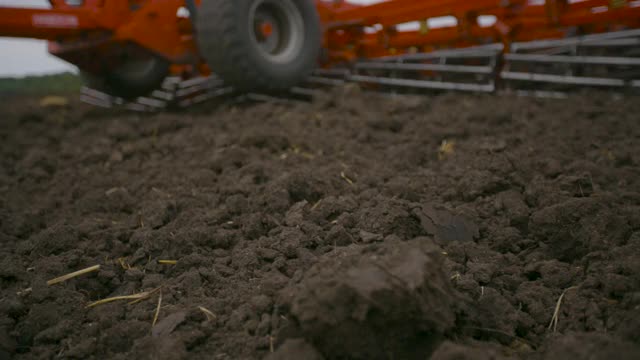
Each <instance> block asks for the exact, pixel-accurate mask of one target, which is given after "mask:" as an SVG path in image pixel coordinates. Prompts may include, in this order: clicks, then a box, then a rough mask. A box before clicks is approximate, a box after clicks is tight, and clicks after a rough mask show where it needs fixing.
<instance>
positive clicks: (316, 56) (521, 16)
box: [0, 0, 640, 99]
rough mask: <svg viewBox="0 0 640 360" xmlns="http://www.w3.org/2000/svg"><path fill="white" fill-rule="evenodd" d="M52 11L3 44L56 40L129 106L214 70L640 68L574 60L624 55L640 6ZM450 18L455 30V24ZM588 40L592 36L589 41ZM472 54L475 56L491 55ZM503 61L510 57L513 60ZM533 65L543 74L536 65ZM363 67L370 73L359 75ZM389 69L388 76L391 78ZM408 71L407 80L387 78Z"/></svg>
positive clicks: (7, 18)
mask: <svg viewBox="0 0 640 360" xmlns="http://www.w3.org/2000/svg"><path fill="white" fill-rule="evenodd" d="M49 3H50V8H48V9H28V8H18V7H0V36H9V37H26V38H36V39H44V40H48V41H49V52H50V53H51V54H53V55H55V56H57V57H59V58H61V59H64V60H66V61H68V62H70V63H72V64H74V65H76V66H77V67H78V69H79V71H80V73H81V76H82V78H83V79H84V81H85V83H86V84H87V86H88V87H90V88H93V89H96V90H99V91H100V92H103V93H106V94H109V95H112V96H117V97H119V98H123V99H135V98H137V97H140V96H145V95H148V94H150V93H152V92H153V91H154V90H156V89H158V88H159V87H160V86H161V85H162V83H163V82H164V81H165V79H167V77H169V76H172V77H178V78H180V79H182V80H185V81H186V80H189V79H194V78H198V77H203V76H209V75H211V74H215V76H217V77H218V78H220V79H222V81H223V82H224V83H225V84H226V85H228V86H231V87H233V88H234V89H235V90H236V91H239V92H257V93H266V94H273V93H282V92H286V91H288V89H291V88H292V87H294V86H296V85H298V84H301V83H303V82H305V81H307V79H309V78H310V75H312V73H313V72H315V74H316V75H317V74H318V73H322V71H323V70H324V71H325V72H326V71H331V70H335V69H336V68H338V69H342V70H341V71H343V70H344V71H346V73H347V74H348V75H347V76H346V77H345V78H344V79H346V80H356V81H358V80H360V81H362V82H368V83H371V82H373V83H376V82H377V83H378V85H382V86H387V85H390V86H394V85H400V86H418V87H421V86H422V87H438V86H441V87H442V88H444V89H463V90H464V89H471V90H477V89H486V90H492V89H495V86H493V87H486V86H485V87H482V86H479V87H478V86H459V85H455V84H456V83H454V86H451V85H448V84H450V83H451V82H448V81H442V79H443V78H446V77H443V76H441V75H442V74H448V73H462V74H465V73H473V75H474V76H475V77H476V78H477V77H478V76H484V77H485V79H489V80H490V81H492V82H493V81H495V80H496V79H499V78H501V74H502V73H504V72H505V71H506V73H508V74H510V73H513V71H508V70H509V69H506V70H505V68H504V66H505V63H508V62H509V61H513V62H523V61H525V60H523V59H529V60H531V61H534V62H536V63H538V64H547V63H550V62H555V61H556V60H557V61H559V62H560V63H562V64H564V65H562V66H561V67H562V71H561V73H550V74H543V75H544V76H542V77H540V76H537V77H536V76H531V74H530V72H525V74H526V75H522V74H520V75H518V74H516V75H512V76H515V78H516V80H519V81H539V80H540V79H542V81H544V79H552V80H553V81H556V80H562V81H568V82H570V83H571V82H576V83H577V84H580V82H581V81H582V82H583V80H575V78H578V77H579V76H577V75H575V74H573V73H571V74H567V71H566V69H565V67H563V66H565V65H567V64H569V65H571V64H576V63H580V64H582V65H586V66H591V65H594V64H593V63H594V62H595V65H598V64H599V65H603V64H601V63H602V62H604V65H606V66H611V65H623V66H637V65H639V64H637V62H638V59H637V58H624V59H625V60H620V59H617V58H613V57H612V56H611V53H608V54H606V55H607V56H604V57H603V56H600V57H601V59H596V58H595V57H594V56H588V55H590V54H580V53H576V51H577V50H576V49H577V48H578V46H582V45H584V44H586V42H593V43H594V44H595V43H599V44H600V45H602V46H603V47H612V46H613V47H615V46H616V45H614V44H613V42H612V41H613V40H615V41H618V43H622V42H624V41H627V44H628V45H629V44H632V43H633V42H634V41H635V42H637V40H638V35H640V34H638V33H637V30H638V28H639V27H640V4H639V2H638V1H624V0H620V1H611V0H582V1H580V0H571V1H570V0H546V1H529V0H506V1H505V0H477V1H466V0H422V1H421V0H388V1H383V2H379V3H376V4H373V5H361V4H354V3H351V2H349V1H341V0H315V1H313V0H109V1H107V0H50V1H49ZM443 19H444V20H447V19H448V20H449V23H446V24H445V22H443ZM483 19H484V20H485V21H484V22H483V21H481V20H483ZM487 19H488V21H487ZM438 20H440V25H438V24H437V23H438ZM434 24H435V25H434ZM443 24H444V25H443ZM611 34H620V35H619V36H617V35H611ZM584 36H586V37H587V38H585V39H591V40H588V41H587V40H584V39H583V40H584V41H583V40H581V39H582V38H580V37H584ZM567 39H573V40H570V42H569V46H567V45H563V44H565V43H562V41H566V40H567ZM540 41H550V43H549V44H548V46H542V47H539V48H538V49H539V51H535V52H533V53H526V54H513V53H514V52H515V51H514V49H515V48H518V49H521V48H522V46H521V45H522V44H524V43H532V44H533V43H539V42H540ZM554 41H555V43H554ZM571 41H573V42H571ZM585 41H586V42H585ZM571 44H573V45H571ZM487 46H488V47H489V48H491V49H493V52H491V57H490V60H489V62H487V63H480V62H479V60H477V59H476V60H468V59H469V58H471V57H473V56H469V55H468V54H469V52H468V49H482V48H486V47H487ZM514 46H515V47H514ZM572 46H573V47H572ZM545 49H546V50H545ZM550 49H556V50H550ZM561 49H564V50H561ZM567 49H568V50H567ZM443 51H444V53H443ZM465 51H467V52H465ZM567 51H569V52H568V53H567ZM571 51H573V53H572V52H571ZM471 53H472V54H476V55H477V56H476V57H482V56H484V55H485V54H486V53H484V52H482V51H480V53H478V52H471ZM438 54H445V55H438ZM447 54H448V55H447ZM465 54H466V55H465ZM478 54H479V55H478ZM534 55H535V56H537V57H532V56H534ZM600 55H602V54H600ZM504 56H511V60H509V59H507V58H505V57H504ZM514 56H515V57H514ZM517 56H520V58H518V57H517ZM527 56H529V57H528V58H527ZM545 56H548V57H547V58H544V57H545ZM558 56H564V57H563V58H559V57H558ZM541 57H542V58H541ZM460 59H463V60H460ZM529 60H526V61H529ZM581 61H582V62H581ZM620 61H622V63H620ZM583 62H586V64H585V63H583ZM363 63H364V64H363ZM531 68H535V67H531V66H529V67H527V69H531ZM357 69H360V70H362V71H363V72H365V75H364V76H363V74H362V72H361V73H360V74H355V73H354V71H355V70H357ZM367 70H370V71H369V72H367ZM527 71H529V70H527ZM381 72H385V74H384V76H381V75H380V74H381ZM398 72H402V73H403V75H402V76H399V77H394V78H391V77H390V76H389V74H390V73H393V74H398ZM627 73H628V72H627ZM372 74H373V75H372ZM534 75H535V74H534ZM394 76H396V75H394ZM545 76H547V77H545ZM548 76H552V77H548ZM554 76H555V77H554ZM561 76H565V77H566V76H569V77H568V78H559V77H561ZM556 77H558V78H556ZM586 78H588V79H591V78H593V77H592V76H591V77H586ZM344 79H343V80H344ZM380 79H382V80H380ZM615 80H619V79H615ZM622 81H623V85H624V86H627V85H630V84H631V85H636V83H635V82H634V81H636V80H631V81H628V79H623V80H622ZM608 83H610V84H613V83H614V82H611V81H610V82H608ZM439 84H443V85H439ZM616 84H617V82H616ZM471 85H474V84H471ZM475 85H478V84H477V83H476V84H475ZM596 85H598V82H597V81H596Z"/></svg>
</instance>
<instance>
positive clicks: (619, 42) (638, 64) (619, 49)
mask: <svg viewBox="0 0 640 360" xmlns="http://www.w3.org/2000/svg"><path fill="white" fill-rule="evenodd" d="M638 45H640V29H634V30H625V31H617V32H610V33H603V34H594V35H587V36H578V37H573V38H567V39H561V40H539V41H531V42H524V43H514V44H512V45H511V47H510V53H508V54H505V55H504V57H503V59H504V68H503V71H502V72H501V73H500V78H501V79H502V80H505V81H507V82H508V85H510V86H514V85H513V84H511V83H510V82H513V81H517V82H520V83H537V84H542V85H545V84H546V85H547V86H563V85H580V86H597V87H611V88H637V87H640V86H638V80H637V79H634V78H633V77H637V76H640V71H638V70H640V57H634V56H628V55H627V56H624V52H625V50H630V49H636V50H638ZM594 51H600V52H603V51H604V52H605V55H602V54H597V55H592V54H587V55H584V53H585V52H587V53H592V52H594ZM612 51H615V54H614V56H611V55H610V54H609V53H610V52H612ZM517 67H520V69H521V70H518V71H516V70H514V69H513V68H517ZM523 67H524V69H522V68H523ZM595 67H597V68H598V69H599V70H600V71H599V72H597V73H594V72H593V71H592V70H593V69H594V68H595ZM629 68H631V69H636V71H631V72H629V71H625V72H624V73H619V74H617V76H616V74H615V71H616V70H617V69H618V70H619V69H629ZM590 70H591V71H590ZM559 71H562V72H563V73H562V74H559V73H558V72H559ZM634 74H635V75H634Z"/></svg>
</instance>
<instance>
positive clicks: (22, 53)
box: [0, 0, 384, 77]
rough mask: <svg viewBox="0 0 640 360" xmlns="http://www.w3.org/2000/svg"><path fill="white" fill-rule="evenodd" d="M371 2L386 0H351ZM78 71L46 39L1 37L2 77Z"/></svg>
mask: <svg viewBox="0 0 640 360" xmlns="http://www.w3.org/2000/svg"><path fill="white" fill-rule="evenodd" d="M350 1H351V2H353V3H361V4H370V3H376V2H381V1H384V0H350ZM2 6H5V7H7V6H19V7H32V8H47V7H48V1H47V0H0V7H2ZM64 71H76V68H75V67H74V66H73V65H71V64H69V63H66V62H64V61H62V60H59V59H58V58H56V57H54V56H52V55H50V54H49V53H48V52H47V44H46V42H45V41H40V40H31V39H9V38H3V37H0V77H20V76H25V75H36V74H51V73H59V72H64Z"/></svg>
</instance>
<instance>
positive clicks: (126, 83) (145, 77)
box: [80, 56, 169, 100]
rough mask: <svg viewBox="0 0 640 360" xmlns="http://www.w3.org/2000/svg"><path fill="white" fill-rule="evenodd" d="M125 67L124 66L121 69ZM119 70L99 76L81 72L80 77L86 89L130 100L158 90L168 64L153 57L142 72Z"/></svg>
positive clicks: (165, 75) (166, 72)
mask: <svg viewBox="0 0 640 360" xmlns="http://www.w3.org/2000/svg"><path fill="white" fill-rule="evenodd" d="M126 66H127V65H124V66H123V67H122V68H124V67H126ZM122 68H121V69H122ZM121 69H117V70H116V71H112V72H108V73H105V74H100V75H96V74H91V73H87V72H84V71H81V72H80V76H81V77H82V80H83V82H84V83H85V85H86V86H87V87H90V88H92V89H95V90H98V91H102V92H103V93H106V94H109V95H112V96H117V97H120V98H123V99H127V100H131V99H135V98H137V97H140V96H145V95H149V94H150V93H151V92H153V91H154V90H157V89H158V88H160V86H161V85H162V83H163V82H164V80H165V78H166V77H167V75H168V74H169V63H168V62H167V61H166V60H164V59H162V58H160V57H156V56H154V57H152V58H149V65H148V67H146V68H145V69H144V71H132V72H130V73H127V72H126V71H125V72H123V71H120V70H121Z"/></svg>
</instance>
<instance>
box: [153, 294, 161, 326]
mask: <svg viewBox="0 0 640 360" xmlns="http://www.w3.org/2000/svg"><path fill="white" fill-rule="evenodd" d="M161 306H162V291H160V295H158V306H157V307H156V313H155V314H154V315H153V322H152V323H151V327H154V326H156V323H157V322H158V316H160V307H161Z"/></svg>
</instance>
